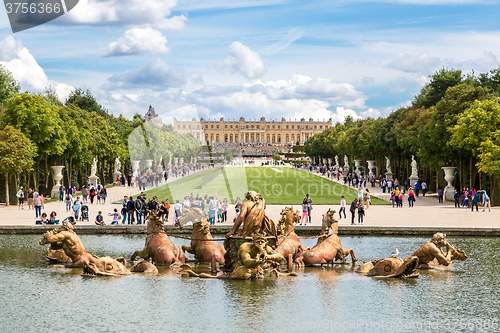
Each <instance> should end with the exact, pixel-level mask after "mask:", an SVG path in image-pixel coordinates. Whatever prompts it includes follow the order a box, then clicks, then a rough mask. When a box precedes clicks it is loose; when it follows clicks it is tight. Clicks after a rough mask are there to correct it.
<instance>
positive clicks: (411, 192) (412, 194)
mask: <svg viewBox="0 0 500 333" xmlns="http://www.w3.org/2000/svg"><path fill="white" fill-rule="evenodd" d="M414 202H415V191H414V190H413V189H412V188H411V187H410V189H409V190H408V207H410V208H411V207H413V203H414Z"/></svg>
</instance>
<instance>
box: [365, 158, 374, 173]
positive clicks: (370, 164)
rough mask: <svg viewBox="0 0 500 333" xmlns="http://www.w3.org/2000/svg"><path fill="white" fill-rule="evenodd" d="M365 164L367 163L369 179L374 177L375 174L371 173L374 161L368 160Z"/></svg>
mask: <svg viewBox="0 0 500 333" xmlns="http://www.w3.org/2000/svg"><path fill="white" fill-rule="evenodd" d="M366 163H368V174H369V175H370V177H371V176H373V175H375V176H376V174H375V173H374V172H373V169H374V168H375V163H376V161H374V160H369V161H366Z"/></svg>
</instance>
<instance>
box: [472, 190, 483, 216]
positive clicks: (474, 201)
mask: <svg viewBox="0 0 500 333" xmlns="http://www.w3.org/2000/svg"><path fill="white" fill-rule="evenodd" d="M477 192H478V191H476V193H474V197H473V198H472V205H471V211H472V212H473V211H474V205H475V206H476V212H479V208H478V203H479V201H480V200H481V199H479V193H477Z"/></svg>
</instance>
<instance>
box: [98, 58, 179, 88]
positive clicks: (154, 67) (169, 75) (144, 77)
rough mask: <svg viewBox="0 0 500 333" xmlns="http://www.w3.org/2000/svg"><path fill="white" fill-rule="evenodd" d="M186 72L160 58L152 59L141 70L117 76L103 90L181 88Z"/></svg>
mask: <svg viewBox="0 0 500 333" xmlns="http://www.w3.org/2000/svg"><path fill="white" fill-rule="evenodd" d="M185 77H186V75H185V73H184V71H182V70H180V69H178V68H176V67H170V66H169V65H167V64H166V63H165V62H163V61H162V60H161V59H159V58H155V59H151V60H149V61H148V62H146V63H145V64H144V65H143V66H142V67H141V68H140V69H138V70H131V71H126V72H124V73H120V74H115V75H112V76H111V77H109V78H108V82H107V83H105V84H104V85H103V86H102V87H101V88H103V89H105V90H116V89H134V90H136V89H152V90H166V89H168V88H172V87H180V86H182V85H184V84H185V83H186V78H185Z"/></svg>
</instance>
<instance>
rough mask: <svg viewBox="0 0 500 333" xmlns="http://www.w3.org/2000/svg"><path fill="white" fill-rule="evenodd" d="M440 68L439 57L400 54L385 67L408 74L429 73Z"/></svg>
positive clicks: (440, 61)
mask: <svg viewBox="0 0 500 333" xmlns="http://www.w3.org/2000/svg"><path fill="white" fill-rule="evenodd" d="M441 66H442V60H441V58H439V57H431V56H429V55H427V54H420V55H413V54H404V53H400V54H398V56H397V57H396V58H395V59H393V60H392V61H391V62H389V64H388V65H387V68H391V69H397V70H400V71H403V72H408V73H429V72H432V71H434V70H436V69H438V68H439V67H441Z"/></svg>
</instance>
